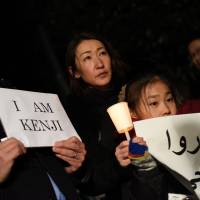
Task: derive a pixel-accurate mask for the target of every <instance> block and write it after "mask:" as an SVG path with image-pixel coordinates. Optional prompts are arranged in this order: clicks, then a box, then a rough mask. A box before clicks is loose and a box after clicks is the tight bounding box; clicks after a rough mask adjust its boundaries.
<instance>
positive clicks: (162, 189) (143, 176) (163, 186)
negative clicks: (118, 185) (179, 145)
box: [129, 161, 198, 200]
mask: <svg viewBox="0 0 200 200" xmlns="http://www.w3.org/2000/svg"><path fill="white" fill-rule="evenodd" d="M157 165H158V166H157V167H156V168H155V169H153V170H151V171H146V172H145V171H143V172H141V171H138V170H137V169H135V168H134V167H133V169H132V173H133V179H132V181H131V182H130V184H129V187H130V191H131V192H132V198H131V200H147V199H153V200H168V193H176V194H185V195H187V196H188V197H190V198H191V200H198V198H197V197H196V195H195V194H194V191H193V189H192V187H191V184H190V183H189V182H188V181H187V180H185V179H184V178H183V177H182V176H180V175H179V174H177V173H176V172H174V171H171V170H170V169H169V168H167V167H166V166H164V165H162V164H161V163H159V162H158V161H157Z"/></svg>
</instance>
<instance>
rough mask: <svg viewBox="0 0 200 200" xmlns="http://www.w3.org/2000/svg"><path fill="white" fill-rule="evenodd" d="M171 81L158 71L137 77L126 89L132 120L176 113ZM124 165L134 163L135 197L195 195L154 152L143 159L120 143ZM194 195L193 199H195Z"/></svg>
mask: <svg viewBox="0 0 200 200" xmlns="http://www.w3.org/2000/svg"><path fill="white" fill-rule="evenodd" d="M173 88H174V87H172V86H171V84H170V82H169V81H168V80H167V79H166V78H165V77H164V76H163V74H162V73H159V72H151V73H147V74H146V75H145V74H142V76H138V77H137V79H136V80H134V81H131V82H130V83H129V84H128V86H127V88H126V100H127V102H128V105H129V108H130V112H131V116H132V118H133V120H143V119H149V118H154V117H161V116H168V115H175V114H176V113H177V108H178V106H179V105H180V99H179V98H178V94H177V91H175V90H174V89H173ZM132 142H133V143H138V144H142V145H146V143H145V141H144V140H143V138H141V137H137V136H136V137H134V138H133V139H132ZM115 155H116V158H117V160H118V161H119V163H120V165H121V166H124V167H127V166H128V165H130V164H132V165H133V167H132V172H133V176H134V178H133V179H132V182H131V183H130V190H131V192H132V199H134V200H135V199H136V200H137V199H139V200H146V199H154V200H165V199H168V193H176V194H186V195H188V198H189V196H191V195H192V190H191V188H185V187H184V186H183V185H182V184H181V183H180V182H179V181H178V180H177V177H178V175H176V178H175V176H173V175H172V174H171V173H170V170H169V169H167V168H166V166H163V165H162V164H161V163H159V161H157V160H155V159H154V158H153V157H152V156H151V155H149V156H147V158H146V160H143V161H141V162H138V161H137V162H136V161H134V160H133V161H131V160H130V159H129V156H128V155H129V143H128V141H123V142H121V143H120V144H119V145H118V146H117V148H116V152H115ZM195 198H197V197H195V195H194V194H193V197H192V196H191V199H195Z"/></svg>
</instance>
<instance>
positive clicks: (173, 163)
mask: <svg viewBox="0 0 200 200" xmlns="http://www.w3.org/2000/svg"><path fill="white" fill-rule="evenodd" d="M134 127H135V130H136V134H137V135H138V136H142V137H143V138H144V139H145V140H146V142H147V145H148V147H149V152H150V153H151V154H152V155H153V156H154V157H155V158H156V159H158V160H159V161H160V162H162V163H164V164H165V165H166V166H168V167H169V168H170V169H172V170H174V171H176V172H177V173H179V174H181V175H182V176H183V177H185V178H186V179H187V180H188V181H190V182H191V185H192V186H193V188H194V190H195V192H196V193H197V195H198V196H199V197H200V113H195V114H185V115H175V116H167V117H159V118H153V119H147V120H142V121H137V122H134Z"/></svg>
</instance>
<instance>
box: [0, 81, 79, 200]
mask: <svg viewBox="0 0 200 200" xmlns="http://www.w3.org/2000/svg"><path fill="white" fill-rule="evenodd" d="M0 84H1V85H0V87H7V86H8V87H9V85H7V84H6V82H5V81H4V80H3V79H1V81H0ZM2 137H5V134H4V132H3V129H2V127H1V128H0V138H2ZM65 164H66V163H65ZM0 167H1V166H0ZM47 173H48V174H49V175H50V176H51V177H52V179H53V180H54V181H55V183H56V184H57V186H58V187H59V189H60V190H61V191H62V192H63V194H64V195H65V196H66V198H67V200H77V193H76V189H75V187H74V185H73V182H72V179H71V177H70V175H68V174H67V173H66V172H65V171H64V162H63V161H61V160H60V159H58V158H57V157H56V156H55V155H54V153H53V152H52V150H51V148H28V149H27V153H26V154H25V155H23V156H20V157H18V158H17V159H16V160H15V163H14V165H13V167H12V170H11V173H10V174H9V176H8V178H7V179H6V180H5V181H4V182H3V183H1V184H0V199H1V200H13V199H19V200H27V199H29V200H36V199H37V200H50V199H51V200H56V197H55V194H54V191H53V188H52V185H51V183H50V180H49V178H48V174H47Z"/></svg>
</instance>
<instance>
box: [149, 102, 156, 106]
mask: <svg viewBox="0 0 200 200" xmlns="http://www.w3.org/2000/svg"><path fill="white" fill-rule="evenodd" d="M156 105H158V102H156V101H154V102H151V103H149V106H156Z"/></svg>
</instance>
